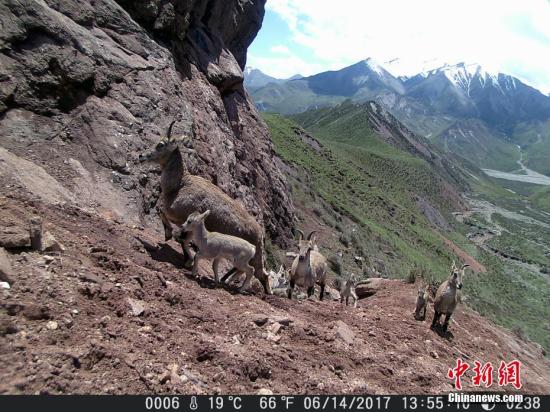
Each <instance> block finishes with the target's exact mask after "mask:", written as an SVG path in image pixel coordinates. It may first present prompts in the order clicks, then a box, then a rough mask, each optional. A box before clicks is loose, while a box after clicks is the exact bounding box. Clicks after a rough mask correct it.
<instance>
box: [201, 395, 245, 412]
mask: <svg viewBox="0 0 550 412" xmlns="http://www.w3.org/2000/svg"><path fill="white" fill-rule="evenodd" d="M208 401H209V402H210V410H219V409H223V408H224V407H229V408H233V409H235V410H240V409H242V398H241V397H239V396H226V397H222V396H210V397H208Z"/></svg>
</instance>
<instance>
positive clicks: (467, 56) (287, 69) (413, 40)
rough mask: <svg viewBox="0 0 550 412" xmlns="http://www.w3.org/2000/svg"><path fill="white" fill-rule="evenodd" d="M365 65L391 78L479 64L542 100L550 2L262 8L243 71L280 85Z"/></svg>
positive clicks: (272, 4) (284, 2) (290, 0)
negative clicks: (374, 64) (382, 68)
mask: <svg viewBox="0 0 550 412" xmlns="http://www.w3.org/2000/svg"><path fill="white" fill-rule="evenodd" d="M336 5H337V6H336ZM367 57H371V58H374V59H375V60H376V61H378V62H379V63H381V64H384V63H386V62H389V61H393V63H391V64H386V68H387V69H389V70H390V71H391V72H392V73H393V74H395V75H411V74H415V73H418V72H419V71H422V70H426V69H431V68H434V67H438V66H440V65H442V64H445V63H448V64H453V63H458V62H461V61H465V62H469V63H479V64H481V65H482V66H484V68H486V69H487V70H489V71H494V72H496V71H500V72H503V73H508V74H511V75H514V76H516V77H518V78H520V79H521V80H523V81H524V82H526V83H528V84H530V85H532V86H534V87H536V88H538V89H539V90H541V91H543V92H544V93H549V92H550V1H549V0H460V1H450V0H419V1H410V0H384V1H376V2H374V1H368V0H339V1H338V2H334V1H333V0H267V4H266V14H265V18H264V22H263V27H262V29H261V30H260V32H259V33H258V36H257V38H256V40H255V41H254V43H253V44H252V45H251V47H250V48H249V52H248V65H249V66H252V67H256V68H259V69H260V70H262V71H263V72H265V73H267V74H270V75H272V76H274V77H278V78H287V77H290V76H292V75H294V74H302V75H311V74H315V73H319V72H321V71H326V70H337V69H340V68H342V67H345V66H348V65H350V64H353V63H356V62H357V61H359V60H361V59H365V58H367Z"/></svg>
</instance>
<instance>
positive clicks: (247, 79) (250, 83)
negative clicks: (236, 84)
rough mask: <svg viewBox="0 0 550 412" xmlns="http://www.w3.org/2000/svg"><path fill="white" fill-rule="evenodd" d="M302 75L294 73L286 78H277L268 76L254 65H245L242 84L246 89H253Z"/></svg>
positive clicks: (299, 77) (294, 78)
mask: <svg viewBox="0 0 550 412" xmlns="http://www.w3.org/2000/svg"><path fill="white" fill-rule="evenodd" d="M302 77H303V76H301V75H299V74H295V75H294V76H292V77H289V78H288V79H277V78H275V77H272V76H269V75H267V74H265V73H264V72H262V71H261V70H259V69H255V68H254V67H246V68H245V69H244V85H245V86H246V88H247V89H248V90H255V89H259V88H261V87H264V86H266V85H268V84H270V83H275V84H281V83H284V82H286V81H289V80H297V79H301V78H302Z"/></svg>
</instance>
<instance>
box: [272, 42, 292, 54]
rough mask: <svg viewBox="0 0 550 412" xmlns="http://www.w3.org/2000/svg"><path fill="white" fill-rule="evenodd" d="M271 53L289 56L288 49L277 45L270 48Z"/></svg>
mask: <svg viewBox="0 0 550 412" xmlns="http://www.w3.org/2000/svg"><path fill="white" fill-rule="evenodd" d="M271 52H272V53H276V54H290V50H289V49H288V47H286V46H284V45H282V44H278V45H277V46H273V47H272V48H271Z"/></svg>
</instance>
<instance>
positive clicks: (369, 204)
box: [264, 113, 453, 277]
mask: <svg viewBox="0 0 550 412" xmlns="http://www.w3.org/2000/svg"><path fill="white" fill-rule="evenodd" d="M264 118H265V120H266V122H267V124H268V126H269V128H270V130H271V134H272V138H273V143H274V148H275V151H276V152H277V154H278V155H279V156H280V157H281V158H282V159H283V160H285V161H286V162H288V163H291V164H293V165H295V166H296V167H298V168H299V169H300V170H301V173H302V174H305V175H307V176H308V179H307V180H308V182H309V186H310V187H311V189H312V190H314V191H315V193H316V194H318V195H319V196H320V197H321V198H322V199H323V200H324V201H325V202H327V204H329V205H330V207H332V208H333V209H334V210H336V211H338V212H340V213H342V214H344V215H346V216H348V217H349V218H350V219H351V220H352V221H354V222H355V223H356V224H357V225H358V226H359V228H360V235H359V237H360V238H361V239H358V241H357V242H356V243H357V244H355V245H353V246H354V247H355V248H356V249H357V250H356V251H355V252H357V253H359V252H361V249H364V248H367V249H370V252H371V253H374V254H375V255H378V256H379V257H384V258H385V260H386V264H387V266H388V267H389V272H390V273H391V274H392V276H394V277H404V276H406V275H407V274H408V273H409V271H410V269H411V268H412V267H414V266H415V265H416V266H422V267H425V268H426V270H427V271H429V272H430V273H432V274H433V275H434V276H436V275H437V274H438V273H446V271H447V268H448V267H449V265H450V263H451V260H452V258H453V256H452V254H451V253H450V252H449V251H448V250H447V249H446V248H445V247H444V245H443V241H442V239H441V237H440V236H439V235H438V234H436V233H435V232H434V230H433V228H432V227H431V226H430V224H429V223H428V222H427V220H426V218H425V217H424V216H423V215H422V214H421V213H420V211H419V210H418V208H417V207H416V204H415V202H416V198H417V197H418V196H422V197H425V198H427V199H430V200H431V201H433V202H434V204H436V205H437V206H439V207H440V208H441V211H442V213H443V214H445V215H448V212H449V211H450V210H451V209H452V204H451V201H450V199H449V197H452V196H453V194H452V193H447V192H446V190H447V189H448V188H446V187H445V185H443V184H442V180H441V178H440V177H439V176H437V174H436V173H435V172H434V170H432V169H431V167H430V165H429V164H428V163H427V162H426V161H424V160H422V159H419V158H418V157H415V156H413V155H411V154H408V153H406V152H403V151H401V150H399V149H396V148H394V147H392V146H391V145H389V144H386V143H384V142H382V141H381V140H380V139H378V138H377V137H376V135H375V133H374V131H372V130H368V129H367V133H366V134H365V135H364V139H361V137H360V135H359V133H357V134H356V135H355V136H348V137H343V138H342V139H340V138H336V139H331V138H330V133H327V134H323V133H321V134H319V135H316V137H318V140H319V141H320V142H321V143H322V145H323V146H322V148H321V149H320V151H317V150H315V148H314V147H312V146H311V145H310V144H308V143H307V141H304V139H302V138H301V136H302V134H303V133H304V132H303V130H302V131H300V130H301V128H300V127H299V126H297V125H296V124H295V123H294V122H293V121H291V120H289V119H286V118H283V117H282V116H280V115H277V114H267V113H266V114H264ZM342 140H345V143H344V142H343V141H342ZM373 245H374V247H372V246H373ZM388 251H389V253H386V252H388Z"/></svg>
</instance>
